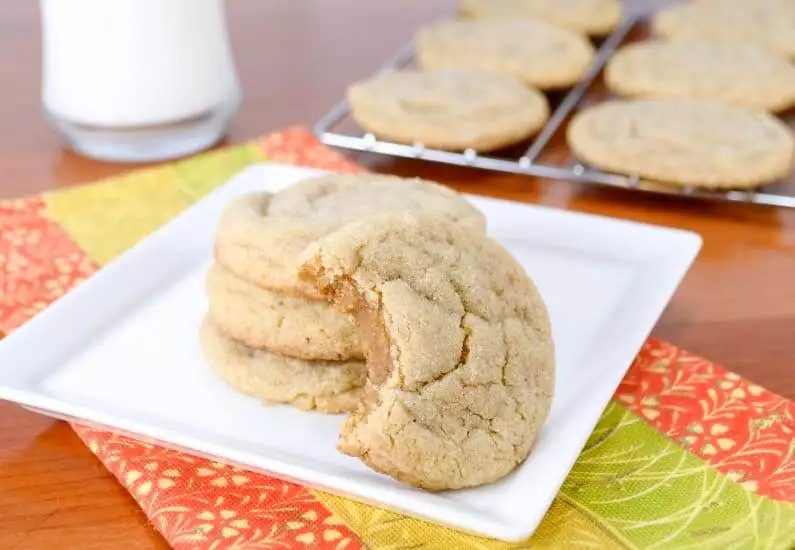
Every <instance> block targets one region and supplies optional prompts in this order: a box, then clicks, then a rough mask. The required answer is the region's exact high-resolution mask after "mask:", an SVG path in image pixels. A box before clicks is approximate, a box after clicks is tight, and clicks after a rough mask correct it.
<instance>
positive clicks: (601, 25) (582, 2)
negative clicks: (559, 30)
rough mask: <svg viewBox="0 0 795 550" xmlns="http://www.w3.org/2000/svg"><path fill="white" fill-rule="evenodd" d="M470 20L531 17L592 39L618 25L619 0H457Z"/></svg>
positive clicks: (619, 21) (619, 20)
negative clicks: (589, 36) (459, 0)
mask: <svg viewBox="0 0 795 550" xmlns="http://www.w3.org/2000/svg"><path fill="white" fill-rule="evenodd" d="M460 11H461V15H462V16H463V17H467V18H472V19H490V18H495V19H497V18H499V19H518V18H522V17H533V18H538V19H543V20H544V21H549V22H550V23H554V24H556V25H560V26H562V27H568V28H570V29H572V30H575V31H579V32H582V33H585V34H589V35H592V36H604V35H606V34H610V32H612V31H613V30H614V29H615V28H616V27H618V25H619V23H621V16H622V10H621V3H620V2H619V0H461V8H460Z"/></svg>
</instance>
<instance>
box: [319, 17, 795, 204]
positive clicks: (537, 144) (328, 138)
mask: <svg viewBox="0 0 795 550" xmlns="http://www.w3.org/2000/svg"><path fill="white" fill-rule="evenodd" d="M642 22H643V17H642V16H633V17H630V18H627V19H626V20H625V21H624V22H623V23H622V24H621V25H620V26H619V27H618V28H617V29H616V30H615V31H613V33H611V34H610V35H609V36H608V37H607V38H606V39H605V40H604V41H603V42H602V44H601V46H600V47H599V48H598V49H597V51H596V54H595V56H594V59H593V61H592V63H591V65H590V66H589V67H588V70H587V71H586V72H585V74H584V76H583V78H582V80H580V81H579V82H578V83H577V85H575V86H574V87H573V88H572V89H571V90H570V91H569V92H568V93H567V94H566V95H565V96H563V98H562V99H561V100H560V102H559V103H558V104H557V107H555V109H554V110H553V112H552V114H551V116H550V118H549V120H548V121H547V123H546V124H545V126H544V127H543V128H542V129H541V131H540V132H539V133H538V134H537V135H536V136H535V138H533V140H532V142H531V143H530V145H529V146H528V147H527V149H526V150H525V151H524V153H523V154H521V155H517V156H516V157H513V158H501V157H496V156H489V155H484V154H479V153H478V152H477V151H475V150H474V149H467V150H465V151H463V152H461V153H457V152H449V151H442V150H439V149H431V148H427V147H425V146H423V144H422V143H415V144H413V145H405V144H400V143H394V142H390V141H384V140H380V139H377V138H376V137H375V136H374V135H373V134H372V133H369V132H365V133H360V134H358V135H352V134H346V133H341V132H336V131H335V128H338V127H339V126H340V125H342V123H343V122H345V121H346V120H349V119H350V105H349V103H348V102H347V101H346V100H343V101H341V102H340V103H338V104H336V105H334V106H333V107H332V108H331V109H330V110H329V111H328V112H327V113H326V114H325V115H324V116H323V117H322V118H321V119H320V120H318V122H317V123H316V124H315V126H314V128H313V130H314V133H315V135H317V137H318V139H319V140H320V141H321V142H322V143H324V144H326V145H329V146H332V147H337V148H340V149H347V150H350V151H362V152H372V153H378V154H382V155H387V156H392V157H401V158H412V159H420V160H425V161H429V162H436V163H442V164H450V165H455V166H468V167H473V168H478V169H482V170H491V171H496V172H510V173H514V174H523V175H527V176H535V177H539V178H546V179H553V180H566V181H574V182H578V183H585V184H595V185H602V186H608V187H615V188H621V189H630V190H636V191H643V192H648V193H656V194H662V195H669V196H677V197H686V198H692V199H702V200H711V201H727V202H740V203H750V204H761V205H768V206H778V207H783V208H793V209H795V196H793V195H791V194H786V193H785V192H784V191H782V192H781V193H772V192H766V191H759V190H754V191H751V190H748V191H745V190H743V191H739V190H725V191H724V190H708V189H700V188H698V187H695V186H687V187H682V186H674V185H663V184H659V183H655V182H647V181H644V180H641V179H640V178H638V177H637V176H624V175H620V174H613V173H609V172H604V171H601V170H597V169H594V168H591V167H588V166H585V165H583V164H579V163H575V164H572V165H566V166H555V165H551V164H546V163H543V162H540V161H539V156H540V155H541V154H542V153H543V152H544V151H545V150H546V148H547V146H548V145H549V142H550V140H551V139H552V138H553V137H554V136H555V135H556V134H557V133H558V131H560V130H561V126H562V125H563V123H564V122H565V120H566V119H567V117H568V116H569V115H570V114H571V113H572V112H573V111H574V110H575V109H576V108H577V106H578V105H579V104H580V103H581V102H582V101H583V99H584V98H585V97H586V95H587V93H588V92H589V90H590V89H591V87H592V85H593V83H594V81H595V80H596V78H597V76H599V74H600V73H601V71H602V68H603V67H604V65H605V64H606V63H607V61H608V60H609V59H610V57H611V56H612V55H613V53H614V52H615V51H616V49H618V47H619V46H621V45H622V44H623V43H624V42H625V41H626V40H627V37H628V36H629V35H630V33H631V32H632V31H633V29H635V28H636V27H637V26H638V25H640V24H641V23H642ZM413 61H414V47H413V44H412V42H409V43H408V44H406V45H405V46H403V47H402V48H401V49H400V50H398V51H397V52H396V53H395V54H394V55H393V56H392V58H390V59H389V60H388V61H387V62H386V63H385V64H384V65H382V66H381V67H380V68H379V69H378V71H377V73H376V74H378V73H385V72H390V71H394V70H396V69H400V68H403V67H406V66H408V65H410V64H412V63H413Z"/></svg>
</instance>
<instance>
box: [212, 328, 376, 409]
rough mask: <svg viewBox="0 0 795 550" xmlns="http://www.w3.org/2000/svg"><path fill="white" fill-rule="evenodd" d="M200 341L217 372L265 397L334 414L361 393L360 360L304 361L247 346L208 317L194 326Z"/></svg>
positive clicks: (363, 375) (230, 383) (353, 404)
mask: <svg viewBox="0 0 795 550" xmlns="http://www.w3.org/2000/svg"><path fill="white" fill-rule="evenodd" d="M199 343H200V345H201V348H202V351H203V353H204V356H205V358H206V359H207V362H208V363H209V364H210V367H211V368H212V370H213V372H214V373H215V374H216V376H218V378H220V379H221V380H222V381H223V382H224V383H226V384H227V385H228V386H230V387H231V388H233V389H235V390H237V391H239V392H240V393H244V394H246V395H250V396H252V397H256V398H258V399H261V400H262V401H264V402H266V403H288V404H291V405H293V406H295V407H298V408H299V409H304V410H316V411H318V412H324V413H329V414H336V413H341V412H351V411H353V410H355V409H356V407H357V406H358V403H359V401H360V399H361V395H362V391H363V386H364V383H365V379H366V368H365V364H364V362H363V361H344V362H328V361H304V360H301V359H296V358H294V357H286V356H283V355H277V354H275V353H271V352H269V351H266V350H259V349H254V348H250V347H248V346H246V345H244V344H241V343H240V342H237V341H236V340H233V339H231V338H229V337H227V336H225V335H224V334H223V333H222V332H221V331H220V330H218V327H217V326H216V325H215V324H214V323H213V322H212V320H211V319H210V318H209V317H208V318H205V319H204V321H203V322H202V325H201V328H200V329H199Z"/></svg>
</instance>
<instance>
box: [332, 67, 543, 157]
mask: <svg viewBox="0 0 795 550" xmlns="http://www.w3.org/2000/svg"><path fill="white" fill-rule="evenodd" d="M347 96H348V100H349V102H350V105H351V115H352V117H353V118H354V120H356V122H357V124H359V126H361V127H362V128H364V129H366V130H367V131H369V132H372V133H373V134H374V135H375V136H377V137H379V138H381V139H385V140H390V141H395V142H398V143H404V144H414V143H421V144H423V145H424V146H426V147H430V148H433V149H442V150H448V151H463V150H466V149H475V150H477V151H493V150H497V149H501V148H503V147H507V146H509V145H513V144H516V143H519V142H522V141H524V140H526V139H528V138H529V137H531V136H532V135H533V134H535V133H536V132H537V131H538V130H539V129H541V127H542V126H543V125H544V123H545V122H546V121H547V119H548V118H549V103H548V101H547V99H546V97H545V96H544V94H542V93H541V92H540V91H538V90H536V89H535V88H531V87H528V86H526V85H524V84H523V83H522V82H521V81H519V80H518V79H516V78H513V77H510V76H506V75H502V74H497V73H488V72H483V71H474V70H460V69H429V70H425V71H416V70H401V71H395V72H391V73H385V74H380V75H376V76H375V77H372V78H370V79H368V80H365V81H362V82H357V83H355V84H353V85H351V86H350V87H349V88H348V93H347Z"/></svg>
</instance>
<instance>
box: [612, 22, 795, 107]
mask: <svg viewBox="0 0 795 550" xmlns="http://www.w3.org/2000/svg"><path fill="white" fill-rule="evenodd" d="M793 25H795V20H793ZM605 83H606V84H607V87H608V88H609V89H610V90H611V91H613V92H615V93H617V94H620V95H623V96H629V97H656V98H682V99H704V100H713V101H717V102H719V103H725V104H727V105H736V106H738V107H746V108H750V109H759V110H765V111H771V112H779V111H783V110H786V109H788V108H790V107H792V106H793V105H795V66H793V64H792V63H790V62H789V61H788V60H787V59H786V58H783V57H780V56H778V55H775V54H772V53H770V52H768V51H767V50H765V49H764V48H761V47H759V46H757V45H755V44H731V43H725V44H724V43H712V42H676V41H674V42H668V41H646V42H636V43H634V44H630V45H628V46H624V47H622V48H621V49H619V50H618V51H617V52H616V53H615V54H614V55H613V57H612V58H611V59H610V61H608V63H607V66H606V68H605Z"/></svg>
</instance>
